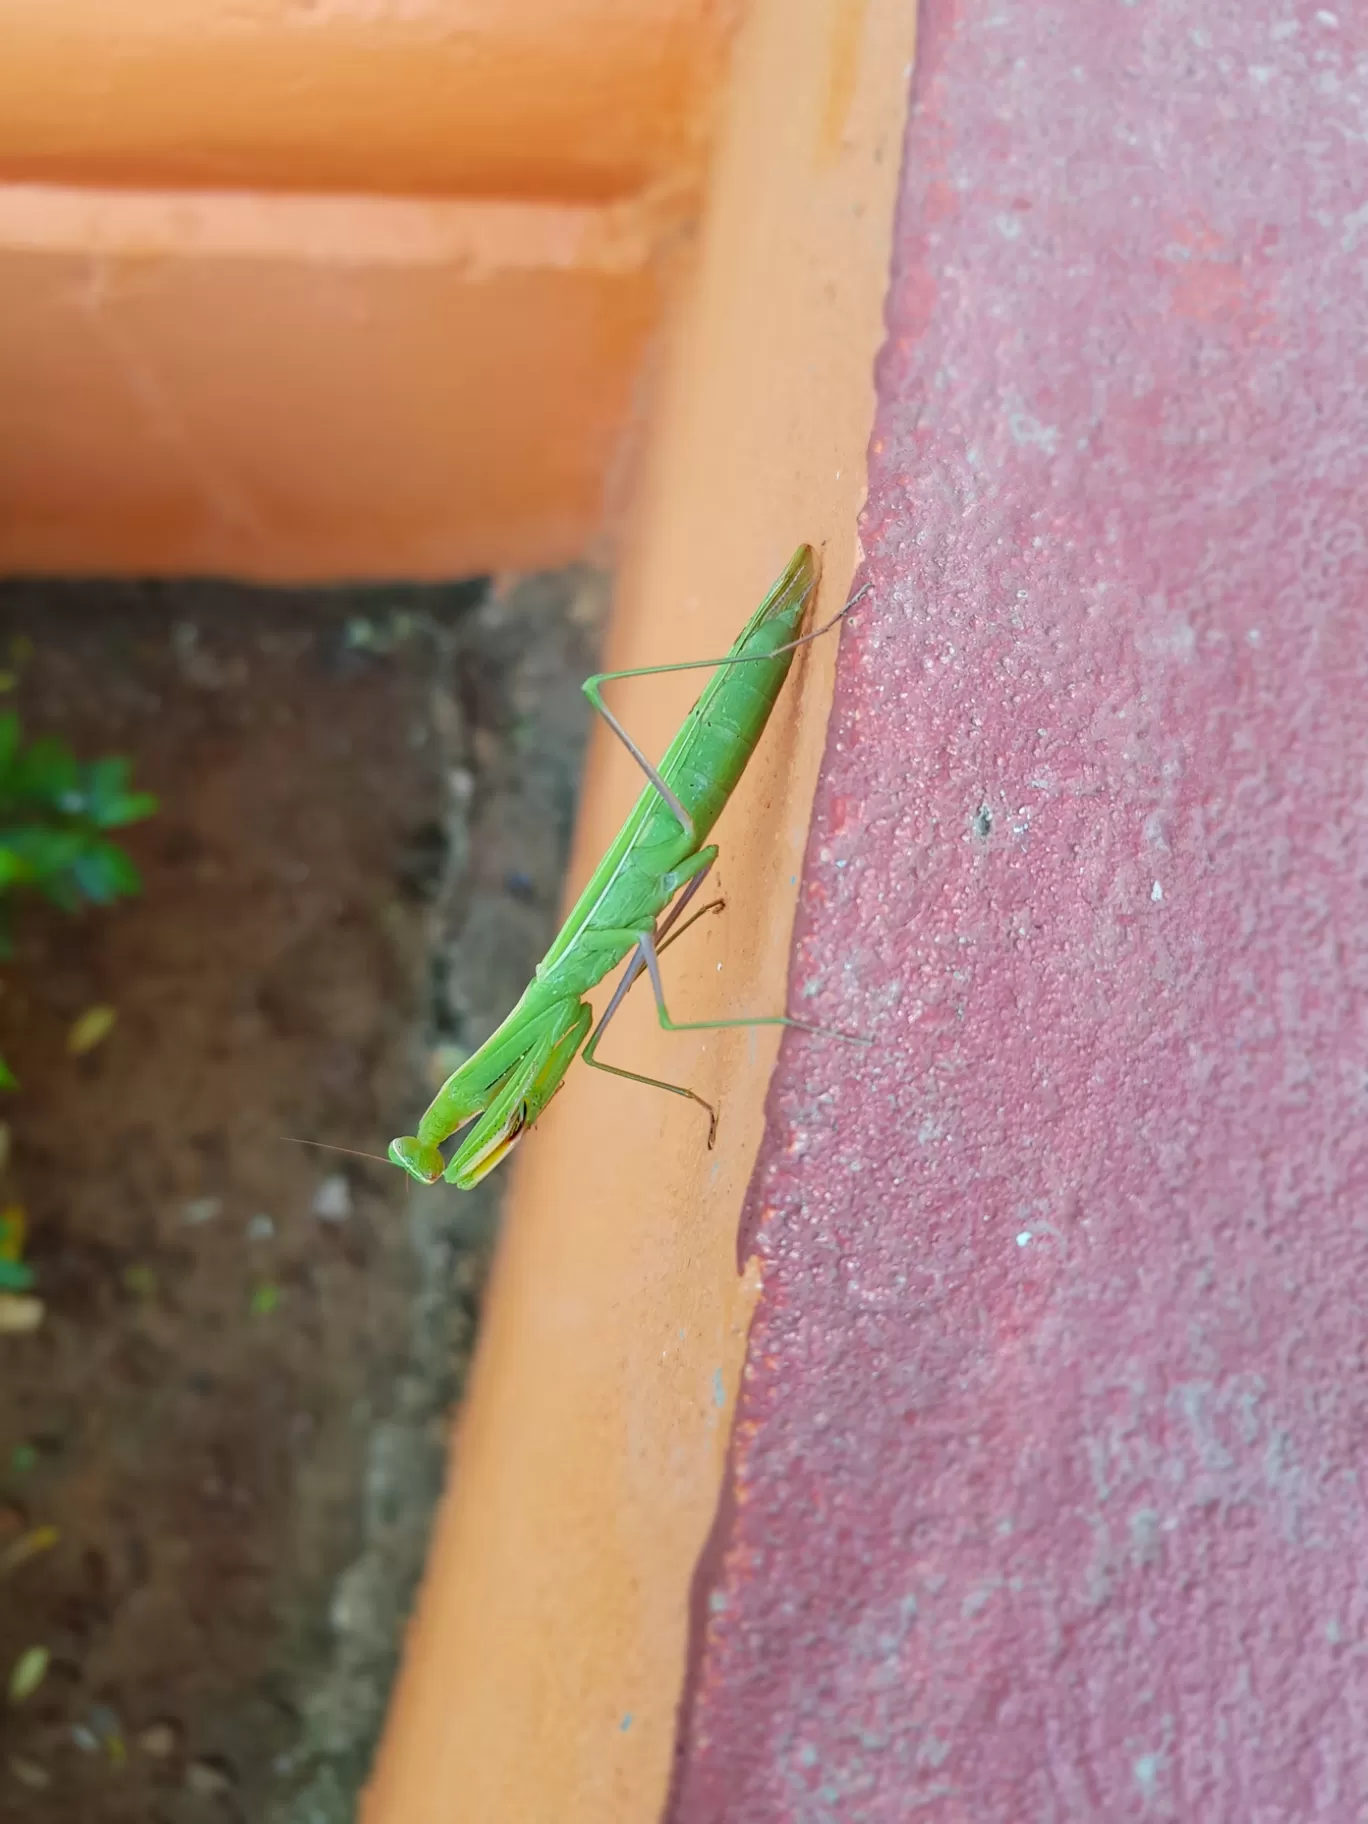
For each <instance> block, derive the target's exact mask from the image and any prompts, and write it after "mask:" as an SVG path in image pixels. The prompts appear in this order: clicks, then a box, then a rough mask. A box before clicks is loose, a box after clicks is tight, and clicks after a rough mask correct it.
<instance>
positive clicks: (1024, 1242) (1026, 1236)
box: [1017, 1229, 1031, 1248]
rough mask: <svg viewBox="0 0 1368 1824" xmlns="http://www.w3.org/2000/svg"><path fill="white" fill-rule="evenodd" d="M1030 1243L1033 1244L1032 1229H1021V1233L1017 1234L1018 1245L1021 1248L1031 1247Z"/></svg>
mask: <svg viewBox="0 0 1368 1824" xmlns="http://www.w3.org/2000/svg"><path fill="white" fill-rule="evenodd" d="M1030 1245H1031V1231H1030V1230H1029V1229H1023V1230H1022V1231H1021V1233H1020V1235H1018V1236H1017V1246H1018V1247H1019V1248H1029V1247H1030Z"/></svg>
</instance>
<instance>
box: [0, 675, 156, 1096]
mask: <svg viewBox="0 0 1368 1824" xmlns="http://www.w3.org/2000/svg"><path fill="white" fill-rule="evenodd" d="M131 771H132V767H131V765H130V763H129V762H128V761H127V760H122V759H118V758H116V757H109V758H106V759H103V760H91V761H85V762H83V761H79V760H77V759H76V757H75V755H74V754H72V753H71V752H70V751H69V750H68V749H67V748H66V747H65V746H64V745H63V744H62V742H60V741H57V740H54V739H52V738H51V737H50V736H44V737H42V738H40V739H39V740H37V741H33V742H30V743H29V744H28V746H25V745H24V743H23V740H22V738H21V731H20V727H19V718H18V716H17V715H15V714H14V712H13V711H9V712H7V713H5V714H3V715H0V958H4V957H7V956H9V955H10V954H11V953H12V948H13V944H12V927H11V922H10V921H11V918H12V914H13V897H14V893H15V890H16V889H17V888H28V889H30V890H31V891H33V892H35V893H41V894H42V895H43V897H44V898H45V899H50V900H51V901H52V902H53V904H54V905H57V906H60V907H61V908H62V909H63V911H65V912H75V911H78V910H79V909H80V907H81V906H83V905H92V906H107V905H109V904H110V903H111V902H112V901H114V900H116V899H123V898H126V897H127V896H128V895H129V894H131V893H137V892H138V891H139V890H140V889H141V887H142V880H141V878H140V876H139V874H138V870H137V868H136V867H134V865H133V862H132V861H131V859H130V858H129V856H128V855H127V854H126V853H125V851H124V850H123V849H121V848H120V847H119V845H118V844H117V843H116V842H111V841H110V840H109V837H108V835H107V834H106V832H107V831H109V830H117V829H122V828H123V827H124V826H125V825H126V824H130V823H137V822H138V821H139V819H141V818H143V817H148V816H150V815H151V813H152V812H153V811H155V810H156V808H157V801H156V799H155V798H154V797H152V795H151V794H150V793H149V792H135V791H133V790H131V789H130V784H129V776H130V773H131ZM14 1086H15V1080H14V1077H13V1075H12V1074H11V1073H10V1070H9V1068H8V1066H7V1065H6V1064H5V1062H4V1060H3V1059H2V1058H0V1087H4V1088H7V1089H12V1088H14Z"/></svg>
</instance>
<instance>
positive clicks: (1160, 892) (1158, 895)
mask: <svg viewBox="0 0 1368 1824" xmlns="http://www.w3.org/2000/svg"><path fill="white" fill-rule="evenodd" d="M1163 897H1164V889H1163V888H1162V887H1161V886H1160V884H1159V882H1158V881H1157V880H1156V881H1155V883H1154V885H1153V886H1152V887H1151V888H1150V898H1151V899H1152V900H1153V901H1154V902H1155V904H1156V905H1157V904H1158V902H1159V901H1160V900H1161V899H1162V898H1163ZM717 966H718V968H719V969H720V968H721V967H722V965H721V963H719V964H718V965H717Z"/></svg>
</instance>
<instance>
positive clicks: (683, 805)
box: [389, 545, 867, 1191]
mask: <svg viewBox="0 0 1368 1824" xmlns="http://www.w3.org/2000/svg"><path fill="white" fill-rule="evenodd" d="M816 583H817V560H816V557H815V554H814V552H813V550H812V547H811V546H810V545H800V546H799V547H798V549H797V550H796V551H795V552H794V554H793V556H792V557H791V558H790V560H789V562H788V565H787V567H786V568H785V570H784V572H783V574H782V575H781V576H780V577H779V579H778V580H777V582H776V583H775V584H774V586H773V588H771V590H770V592H769V594H768V595H767V596H766V597H765V599H764V601H762V602H761V604H760V606H759V607H758V608H757V609H756V610H755V612H754V613H753V614H752V615H751V617H750V619H749V620H748V621H747V622H746V624H745V626H744V627H743V628H742V629H741V632H740V633H739V634H738V635H737V638H736V641H735V643H734V645H733V646H732V649H731V651H730V652H729V653H728V654H727V656H726V657H725V658H724V659H693V660H688V661H686V662H685V663H683V664H678V665H651V666H640V667H638V668H636V669H635V670H632V671H604V672H598V673H596V674H595V675H594V676H593V677H592V678H589V679H587V680H586V681H585V684H584V686H583V689H584V694H585V695H586V696H587V697H588V699H589V701H590V703H591V704H592V705H593V707H594V709H595V710H596V711H597V712H598V714H599V715H600V716H602V717H603V719H604V720H605V721H606V722H607V723H608V725H609V727H610V728H611V729H612V730H613V732H614V734H616V735H617V737H618V739H619V740H620V741H622V742H623V744H624V745H625V746H626V748H627V749H628V751H629V752H630V753H631V754H632V756H633V758H634V759H635V760H636V762H637V764H638V765H639V766H640V767H641V769H642V770H643V772H644V773H645V774H646V777H647V780H648V782H649V783H648V784H647V786H646V788H645V790H644V791H643V792H642V794H641V796H640V797H639V798H638V799H637V802H636V804H635V805H634V806H633V808H632V810H631V812H630V813H629V814H628V817H627V820H626V822H625V823H624V824H623V825H622V828H621V829H620V830H619V831H618V833H617V836H616V837H615V838H614V839H613V842H612V843H611V845H610V846H609V848H608V851H607V853H606V854H605V855H604V857H603V859H602V861H600V863H599V864H598V866H597V868H595V870H594V872H593V874H592V875H591V877H590V879H589V882H588V884H587V885H586V887H585V889H584V891H583V892H582V893H581V894H580V896H579V899H578V900H577V901H576V902H575V905H574V907H573V908H572V909H571V911H570V914H569V916H568V917H567V919H566V920H565V923H564V924H563V925H562V926H561V929H560V931H559V933H558V934H557V936H556V937H555V939H554V941H553V942H552V945H551V948H550V949H549V950H548V951H547V953H546V955H545V956H544V957H543V958H542V960H541V962H540V963H538V964H537V967H536V970H535V972H534V974H533V977H532V980H531V982H529V984H528V986H527V988H526V990H525V992H524V993H523V995H522V997H521V999H520V1000H519V1001H518V1004H517V1005H516V1006H515V1007H514V1009H513V1011H512V1012H511V1013H510V1014H509V1015H508V1017H507V1018H506V1019H505V1020H504V1022H503V1024H502V1025H501V1026H499V1027H498V1029H497V1030H496V1031H495V1032H494V1033H493V1034H491V1036H490V1037H489V1038H487V1039H486V1040H485V1042H484V1043H483V1044H482V1045H481V1046H480V1047H479V1049H478V1050H477V1051H475V1052H474V1053H473V1054H472V1055H471V1056H470V1057H469V1058H467V1059H466V1061H465V1062H464V1063H463V1064H462V1065H461V1066H460V1067H459V1068H458V1069H457V1070H455V1071H453V1072H452V1074H451V1075H450V1076H449V1077H448V1078H447V1080H446V1082H445V1083H444V1084H443V1085H442V1087H441V1088H440V1089H439V1090H438V1091H437V1094H436V1095H435V1096H434V1097H433V1099H432V1101H431V1103H430V1104H429V1105H428V1108H427V1110H426V1111H425V1113H424V1114H423V1116H422V1119H421V1120H420V1121H419V1123H418V1131H417V1133H416V1134H406V1135H404V1136H403V1137H401V1138H400V1139H397V1140H392V1141H391V1142H390V1147H389V1156H390V1159H391V1160H392V1161H393V1162H394V1164H395V1165H399V1166H402V1167H403V1168H404V1170H405V1171H406V1172H408V1173H409V1174H410V1175H411V1176H412V1177H414V1178H416V1179H418V1180H419V1182H420V1183H422V1184H435V1183H436V1182H437V1180H438V1179H439V1178H445V1179H446V1181H447V1183H448V1184H454V1185H455V1186H456V1187H457V1188H458V1189H460V1190H467V1191H468V1190H472V1189H473V1188H474V1187H475V1186H476V1185H477V1184H479V1182H480V1181H481V1179H482V1178H486V1177H487V1176H488V1175H489V1173H490V1172H492V1171H493V1170H494V1168H495V1167H496V1166H497V1165H499V1164H500V1163H501V1162H502V1161H503V1160H504V1159H506V1158H507V1157H508V1154H509V1153H510V1152H511V1151H512V1149H513V1148H514V1146H516V1145H517V1143H518V1141H519V1140H520V1139H521V1137H522V1136H523V1134H525V1133H526V1132H527V1130H528V1129H529V1128H530V1127H531V1126H532V1125H533V1123H534V1122H535V1121H536V1120H537V1118H538V1116H539V1115H540V1114H541V1113H542V1111H543V1109H545V1107H546V1105H547V1104H548V1102H550V1100H551V1098H552V1097H553V1096H554V1095H555V1093H556V1091H557V1090H558V1089H559V1088H560V1086H561V1084H562V1082H563V1081H564V1078H565V1074H566V1072H567V1071H568V1070H569V1068H570V1065H571V1064H572V1063H573V1061H574V1059H575V1057H576V1055H577V1054H578V1053H579V1052H580V1051H581V1048H582V1049H583V1055H584V1062H585V1063H586V1064H588V1065H590V1066H591V1067H592V1068H593V1069H595V1070H602V1071H607V1072H608V1073H609V1074H610V1075H611V1076H615V1077H625V1078H626V1079H627V1080H628V1081H629V1082H632V1083H644V1084H647V1085H648V1086H650V1087H652V1088H655V1089H663V1090H667V1091H668V1092H669V1093H670V1094H671V1095H675V1096H685V1097H687V1098H688V1099H689V1100H690V1101H692V1102H697V1103H698V1104H700V1106H701V1107H703V1108H704V1109H705V1110H706V1111H707V1114H708V1145H709V1147H711V1146H712V1144H713V1141H714V1139H715V1137H716V1133H717V1114H716V1110H715V1109H714V1108H713V1107H712V1105H711V1104H710V1103H708V1102H705V1101H704V1100H703V1098H702V1096H700V1095H698V1094H696V1093H695V1091H693V1090H691V1089H686V1088H685V1087H684V1086H683V1085H682V1084H678V1083H666V1082H663V1081H662V1080H661V1079H659V1078H657V1077H647V1076H643V1075H641V1074H640V1073H639V1072H637V1071H632V1070H624V1069H623V1068H622V1067H621V1066H620V1065H617V1064H605V1063H602V1062H601V1061H600V1060H599V1058H598V1056H597V1053H598V1048H599V1044H600V1042H601V1041H602V1038H603V1034H604V1031H605V1029H606V1027H607V1026H608V1023H609V1021H610V1020H611V1019H612V1017H613V1015H614V1014H615V1013H616V1012H617V1010H618V1008H619V1007H620V1006H621V1005H622V1002H623V1000H624V998H625V997H626V995H627V993H628V991H629V989H630V988H631V987H632V985H633V984H634V983H635V982H636V981H637V980H638V978H639V977H640V976H641V975H642V974H643V973H644V974H646V975H648V976H649V977H650V981H651V987H652V989H653V991H654V993H655V1002H656V1013H657V1016H658V1018H659V1021H660V1024H661V1026H662V1027H663V1028H664V1029H665V1030H666V1031H668V1032H713V1031H717V1030H720V1029H722V1028H726V1027H735V1026H792V1027H797V1028H798V1029H799V1030H801V1031H804V1032H817V1033H822V1032H824V1029H823V1028H821V1027H816V1026H809V1025H807V1024H806V1023H805V1022H804V1021H802V1020H795V1019H791V1018H790V1017H789V1016H788V1015H786V1014H770V1015H765V1016H760V1017H756V1018H749V1019H729V1020H686V1021H679V1020H673V1019H671V1017H670V1014H669V1011H668V1009H667V1008H666V1005H665V991H664V988H663V986H662V983H661V977H660V960H659V959H660V952H661V950H663V949H664V948H665V946H666V944H667V943H668V942H671V941H673V939H674V938H676V937H679V936H681V935H682V934H683V932H684V930H685V929H686V928H687V926H688V925H691V924H692V923H693V922H694V919H696V918H700V917H702V915H703V913H704V912H707V911H709V910H712V909H713V908H712V907H709V906H704V907H702V908H701V909H700V910H699V911H697V912H695V913H694V915H693V918H690V919H687V920H685V921H684V923H682V924H681V923H680V920H681V918H682V917H683V914H684V912H685V910H686V908H687V907H688V905H689V903H690V901H691V900H692V899H693V897H694V895H695V894H696V893H697V892H698V890H699V888H700V887H701V886H702V885H703V882H704V880H705V879H706V878H707V875H708V872H709V870H710V869H711V867H712V865H713V863H714V862H715V861H716V859H717V855H718V849H717V845H716V844H715V843H708V842H706V841H705V838H706V837H707V835H708V833H709V831H710V830H711V829H712V827H713V825H714V824H715V823H716V821H717V819H718V817H719V816H720V815H721V813H722V810H723V808H724V806H725V805H726V803H727V800H728V799H729V798H730V796H731V794H732V791H733V790H734V788H735V786H736V783H737V781H738V780H739V779H740V777H741V775H742V773H743V772H744V770H745V768H746V764H747V762H748V761H749V760H750V757H751V755H752V754H753V752H754V751H755V746H756V743H757V742H758V741H759V739H760V736H761V735H762V733H763V732H764V728H765V724H766V723H767V722H768V720H769V717H770V711H771V710H772V709H773V708H774V705H775V702H776V700H777V698H778V696H779V692H780V689H781V688H782V686H783V683H784V679H785V678H786V677H787V676H788V671H789V667H790V665H791V664H792V663H793V655H794V652H795V651H796V649H797V648H798V647H799V646H801V645H803V644H804V643H805V642H806V641H807V640H812V639H816V638H817V637H818V636H819V635H820V634H822V633H825V632H827V631H828V629H829V628H831V627H834V626H835V625H836V623H837V621H839V620H840V619H841V618H842V616H843V615H845V614H846V613H847V612H848V611H849V609H850V608H852V607H853V606H854V604H855V602H856V601H858V600H859V597H860V595H862V594H863V593H864V591H863V590H860V591H859V592H857V594H856V595H854V596H852V597H851V599H850V600H849V601H848V602H847V603H846V605H845V607H844V608H842V609H841V611H840V614H837V615H835V616H834V617H833V618H832V620H830V621H829V622H827V623H826V625H825V626H823V627H820V628H818V629H817V631H816V632H815V633H809V634H804V635H802V636H799V633H798V629H799V627H800V625H801V624H802V620H803V614H804V611H805V609H806V606H807V602H808V598H809V597H810V596H811V594H812V592H813V590H814V588H815V587H816ZM866 586H867V585H866ZM712 667H716V670H715V672H714V675H713V676H712V677H711V678H710V679H709V680H708V683H707V685H706V686H705V687H704V690H703V692H702V694H701V696H700V697H699V699H698V701H697V702H696V703H695V704H694V706H693V708H692V709H691V710H690V711H689V713H688V715H687V716H686V717H685V719H684V723H683V726H682V727H681V728H680V730H679V733H678V734H677V735H676V736H675V738H674V740H673V741H672V742H671V743H670V746H669V748H668V749H667V750H666V753H665V756H664V758H663V759H662V760H661V762H660V765H659V767H658V768H657V767H655V766H652V764H651V762H650V761H649V760H648V759H647V757H646V755H645V754H644V753H643V752H642V750H641V749H640V748H639V747H638V746H637V744H636V742H635V741H633V740H632V738H631V736H630V735H629V734H628V733H627V731H626V730H625V729H624V728H623V726H622V724H621V723H620V722H619V721H618V719H617V717H616V716H614V714H613V713H612V711H611V710H610V709H609V708H608V707H607V705H606V704H605V703H604V701H603V696H602V686H603V685H604V684H610V683H613V682H614V681H615V680H617V679H621V678H636V677H646V676H651V675H655V674H656V673H659V672H670V671H696V670H705V669H709V668H712ZM676 896H678V897H676ZM667 908H668V910H667ZM662 915H663V916H662ZM629 956H630V958H631V960H630V962H629V963H628V965H627V968H626V970H625V971H624V972H623V975H622V978H621V980H620V981H619V982H618V985H617V987H616V988H615V989H614V991H613V995H612V998H611V999H610V1000H609V1002H608V1005H607V1007H606V1008H605V1010H604V1013H603V1016H602V1018H601V1019H600V1020H599V1022H598V1024H597V1026H594V1029H593V1032H592V1033H591V1032H590V1026H591V1025H592V1024H593V1017H594V1015H593V1009H592V1007H591V1006H590V1005H589V1003H588V1002H587V1001H586V1000H585V998H584V997H585V995H586V994H587V993H588V992H589V990H590V989H592V988H594V987H596V986H597V985H598V983H600V982H601V981H603V979H604V977H605V976H607V975H608V973H609V972H610V971H611V970H613V969H615V968H616V967H617V965H618V964H619V963H620V962H621V961H622V960H623V958H624V957H629ZM826 1036H830V1037H833V1038H848V1037H849V1036H850V1035H848V1034H843V1033H832V1034H829V1035H826ZM586 1041H587V1042H586ZM857 1042H860V1041H857ZM863 1042H867V1041H863ZM477 1117H478V1118H477ZM472 1120H473V1121H474V1122H475V1126H474V1128H473V1129H472V1130H471V1132H470V1134H469V1135H468V1137H467V1138H466V1139H465V1140H464V1141H463V1142H462V1143H461V1145H460V1146H458V1147H457V1148H456V1150H455V1151H454V1152H453V1153H452V1155H451V1157H450V1159H449V1160H448V1159H446V1158H445V1157H444V1156H443V1154H442V1151H441V1148H442V1146H443V1145H444V1143H445V1142H446V1141H447V1140H449V1139H450V1138H451V1137H452V1136H453V1135H454V1134H456V1133H457V1132H458V1131H459V1130H460V1129H461V1128H463V1127H465V1126H466V1125H467V1124H468V1123H469V1122H471V1121H472Z"/></svg>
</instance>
